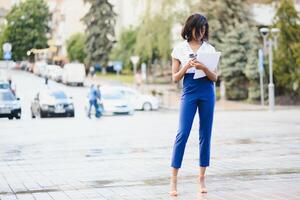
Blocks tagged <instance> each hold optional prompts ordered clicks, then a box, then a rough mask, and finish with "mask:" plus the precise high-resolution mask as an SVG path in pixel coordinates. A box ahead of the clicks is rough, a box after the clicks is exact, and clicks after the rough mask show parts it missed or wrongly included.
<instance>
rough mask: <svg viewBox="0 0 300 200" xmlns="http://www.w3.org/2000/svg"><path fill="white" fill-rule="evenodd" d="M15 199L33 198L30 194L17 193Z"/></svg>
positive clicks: (29, 199) (27, 199)
mask: <svg viewBox="0 0 300 200" xmlns="http://www.w3.org/2000/svg"><path fill="white" fill-rule="evenodd" d="M17 199H20V200H35V198H34V196H33V195H32V194H17Z"/></svg>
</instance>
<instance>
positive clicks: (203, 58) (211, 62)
mask: <svg viewBox="0 0 300 200" xmlns="http://www.w3.org/2000/svg"><path fill="white" fill-rule="evenodd" d="M220 57H221V52H219V51H218V52H214V53H199V54H197V60H198V61H199V62H201V63H202V64H204V65H205V66H206V67H208V68H209V69H210V70H212V71H213V70H215V69H217V67H218V64H219V60H220ZM204 76H206V74H205V73H204V72H203V71H202V70H199V69H196V71H195V75H194V79H197V78H202V77H204Z"/></svg>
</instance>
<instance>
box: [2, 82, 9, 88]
mask: <svg viewBox="0 0 300 200" xmlns="http://www.w3.org/2000/svg"><path fill="white" fill-rule="evenodd" d="M0 89H9V84H8V83H0Z"/></svg>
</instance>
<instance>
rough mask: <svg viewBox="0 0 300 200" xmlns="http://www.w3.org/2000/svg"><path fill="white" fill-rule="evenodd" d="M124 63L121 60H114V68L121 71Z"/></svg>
mask: <svg viewBox="0 0 300 200" xmlns="http://www.w3.org/2000/svg"><path fill="white" fill-rule="evenodd" d="M122 67H123V63H122V62H121V61H115V62H114V70H115V71H117V72H119V71H121V70H122Z"/></svg>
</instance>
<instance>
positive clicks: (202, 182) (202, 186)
mask: <svg viewBox="0 0 300 200" xmlns="http://www.w3.org/2000/svg"><path fill="white" fill-rule="evenodd" d="M199 185H200V192H201V193H207V189H206V186H205V176H200V177H199Z"/></svg>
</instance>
